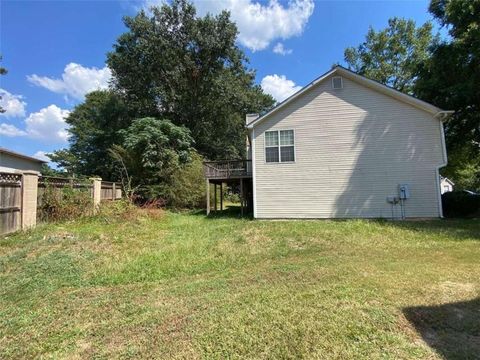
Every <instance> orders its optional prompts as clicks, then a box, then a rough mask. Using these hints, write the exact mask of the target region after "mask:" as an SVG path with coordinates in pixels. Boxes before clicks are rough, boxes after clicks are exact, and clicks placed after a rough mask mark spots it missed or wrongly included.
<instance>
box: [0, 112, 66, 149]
mask: <svg viewBox="0 0 480 360" xmlns="http://www.w3.org/2000/svg"><path fill="white" fill-rule="evenodd" d="M69 113H70V112H69V111H68V110H63V109H60V108H59V107H58V106H56V105H50V106H47V107H46V108H43V109H41V110H40V111H38V112H35V113H31V114H30V115H29V116H28V117H27V118H26V119H25V130H22V129H19V128H17V127H16V126H14V125H11V124H6V123H2V124H0V134H1V135H5V136H9V137H16V136H27V137H29V138H33V139H40V140H44V141H49V142H56V143H59V142H66V141H67V140H68V137H69V133H68V130H67V123H66V122H65V118H66V117H67V116H68V114H69Z"/></svg>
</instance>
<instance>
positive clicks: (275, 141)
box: [265, 130, 295, 163]
mask: <svg viewBox="0 0 480 360" xmlns="http://www.w3.org/2000/svg"><path fill="white" fill-rule="evenodd" d="M265 161H266V162H267V163H270V162H293V161H295V135H294V132H293V130H280V131H266V132H265Z"/></svg>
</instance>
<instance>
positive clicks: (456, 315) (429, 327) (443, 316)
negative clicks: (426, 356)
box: [403, 298, 480, 360]
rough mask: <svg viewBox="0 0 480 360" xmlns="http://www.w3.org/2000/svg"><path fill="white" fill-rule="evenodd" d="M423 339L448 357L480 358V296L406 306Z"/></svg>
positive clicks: (412, 322) (407, 314)
mask: <svg viewBox="0 0 480 360" xmlns="http://www.w3.org/2000/svg"><path fill="white" fill-rule="evenodd" d="M403 313H404V314H405V317H406V318H407V319H408V320H409V321H410V323H411V324H412V325H413V326H414V327H415V328H416V329H417V331H418V332H419V333H420V334H421V336H422V338H423V340H424V341H425V342H426V343H427V344H428V345H429V346H430V347H432V348H433V349H434V350H436V351H437V352H438V353H439V354H440V355H442V356H443V357H445V359H449V360H450V359H479V357H480V298H476V299H473V300H470V301H461V302H454V303H448V304H443V305H438V306H415V307H408V308H405V309H403Z"/></svg>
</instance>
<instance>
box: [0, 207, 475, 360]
mask: <svg viewBox="0 0 480 360" xmlns="http://www.w3.org/2000/svg"><path fill="white" fill-rule="evenodd" d="M479 299H480V221H478V220H476V221H475V220H462V221H431V222H394V223H392V222H380V221H360V220H349V221H270V222H267V221H251V220H247V219H238V218H235V217H228V216H226V217H211V218H206V217H205V216H204V215H202V214H192V213H190V214H177V213H170V212H166V213H159V214H156V215H155V216H152V215H146V214H145V213H139V214H137V215H135V216H134V215H133V214H130V215H129V216H126V217H122V218H120V219H117V220H108V221H107V219H106V218H103V217H99V218H95V219H87V220H82V221H76V222H71V223H64V224H51V225H42V226H40V227H39V228H37V229H36V230H34V231H30V232H27V233H19V234H15V235H11V236H8V237H7V238H0V358H1V359H7V358H34V357H43V358H72V359H75V358H79V359H80V358H82V359H83V358H105V359H107V358H162V359H163V358H165V359H171V358H188V359H195V358H208V359H211V358H213V359H225V358H248V359H252V358H271V359H277V358H325V359H335V358H337V359H361V358H364V359H378V358H382V359H399V358H403V359H411V358H422V359H425V358H427V359H436V358H446V359H456V358H458V359H469V358H470V359H474V358H477V359H478V358H479V357H480V300H479Z"/></svg>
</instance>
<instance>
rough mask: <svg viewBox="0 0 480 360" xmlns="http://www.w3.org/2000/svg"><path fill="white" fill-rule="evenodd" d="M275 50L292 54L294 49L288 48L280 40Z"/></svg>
mask: <svg viewBox="0 0 480 360" xmlns="http://www.w3.org/2000/svg"><path fill="white" fill-rule="evenodd" d="M273 52H274V53H275V54H279V55H290V54H291V53H292V52H293V50H292V49H286V48H285V47H284V46H283V44H282V43H281V42H279V43H277V44H276V45H275V46H274V47H273Z"/></svg>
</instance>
